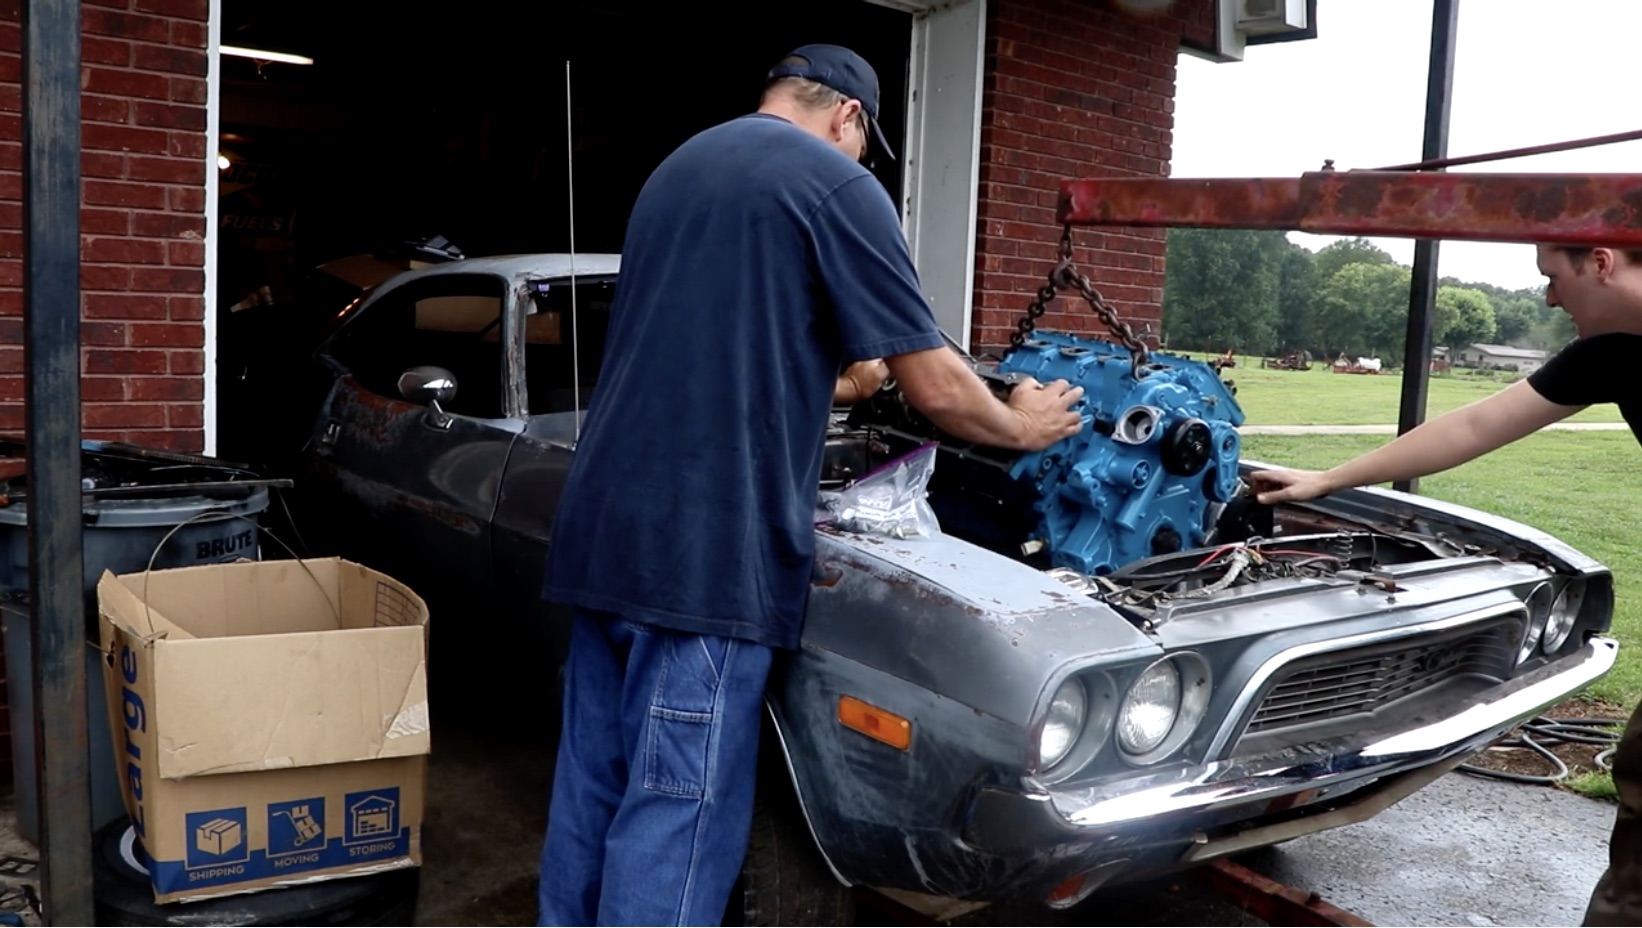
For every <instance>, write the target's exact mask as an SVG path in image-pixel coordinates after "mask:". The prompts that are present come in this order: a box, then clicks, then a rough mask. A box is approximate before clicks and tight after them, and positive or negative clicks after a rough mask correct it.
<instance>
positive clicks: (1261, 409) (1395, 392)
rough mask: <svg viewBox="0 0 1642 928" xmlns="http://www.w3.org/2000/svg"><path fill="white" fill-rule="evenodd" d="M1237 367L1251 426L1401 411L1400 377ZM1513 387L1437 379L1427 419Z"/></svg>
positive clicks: (1597, 416)
mask: <svg viewBox="0 0 1642 928" xmlns="http://www.w3.org/2000/svg"><path fill="white" fill-rule="evenodd" d="M1199 357H1201V356H1199ZM1237 363H1238V365H1239V366H1237V367H1233V368H1227V369H1226V370H1225V371H1224V372H1223V374H1222V377H1224V378H1225V379H1227V380H1231V381H1233V382H1234V383H1236V384H1237V404H1238V405H1239V406H1241V407H1243V415H1244V417H1245V418H1246V420H1247V422H1246V424H1248V425H1375V424H1378V423H1386V422H1391V423H1394V422H1396V421H1397V413H1398V410H1399V409H1401V408H1402V382H1403V381H1402V375H1401V374H1400V373H1389V374H1387V373H1382V374H1336V373H1334V371H1333V369H1332V368H1331V367H1330V366H1329V365H1328V364H1326V363H1322V362H1313V367H1312V369H1311V370H1309V371H1279V370H1270V369H1266V368H1262V367H1260V359H1259V358H1240V359H1238V362H1237ZM1508 382H1509V381H1507V380H1505V379H1500V380H1490V379H1485V378H1484V377H1482V376H1478V375H1474V374H1469V373H1456V374H1439V375H1435V376H1433V377H1432V378H1431V382H1430V387H1429V388H1428V391H1427V399H1426V418H1428V419H1429V418H1435V417H1436V416H1439V415H1441V414H1442V413H1445V412H1448V411H1449V410H1452V409H1458V408H1459V407H1461V406H1464V405H1466V404H1467V403H1472V402H1475V401H1477V400H1480V399H1482V398H1483V397H1485V396H1487V395H1489V394H1490V393H1494V392H1496V391H1498V390H1501V389H1504V387H1505V386H1506V385H1507V383H1508ZM1568 421H1570V422H1620V421H1623V420H1621V419H1620V417H1619V410H1618V409H1616V408H1615V407H1613V406H1593V407H1591V408H1589V409H1586V410H1585V411H1583V412H1581V413H1579V414H1577V415H1575V416H1572V417H1571V418H1570V419H1569V420H1568ZM1638 463H1642V459H1639V461H1638Z"/></svg>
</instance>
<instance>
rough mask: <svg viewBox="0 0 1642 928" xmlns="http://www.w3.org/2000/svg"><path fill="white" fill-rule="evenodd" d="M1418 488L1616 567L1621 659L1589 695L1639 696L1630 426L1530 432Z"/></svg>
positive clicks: (1639, 513)
mask: <svg viewBox="0 0 1642 928" xmlns="http://www.w3.org/2000/svg"><path fill="white" fill-rule="evenodd" d="M1296 376H1298V377H1306V376H1307V375H1305V374H1297V375H1296ZM1326 377H1334V378H1335V379H1341V380H1344V379H1348V375H1345V374H1328V375H1320V376H1319V377H1318V378H1317V379H1323V378H1326ZM1349 379H1351V380H1354V381H1356V380H1369V379H1373V378H1369V377H1355V376H1353V377H1349ZM1385 379H1386V380H1387V381H1391V382H1393V383H1394V382H1395V381H1396V378H1394V377H1387V378H1385ZM1434 385H1435V384H1433V386H1434ZM1239 386H1241V384H1239ZM1238 392H1239V396H1241V394H1242V390H1241V389H1240V390H1239V391H1238ZM1320 405H1322V404H1320ZM1324 414H1326V409H1325V411H1324ZM1387 440H1388V437H1387V436H1382V435H1245V436H1244V437H1243V456H1244V457H1245V458H1247V459H1251V460H1257V461H1265V462H1269V463H1273V464H1280V465H1283V466H1287V467H1301V468H1307V469H1314V470H1320V469H1323V468H1327V467H1331V466H1333V465H1334V464H1337V463H1339V462H1341V461H1345V460H1347V459H1349V458H1351V457H1354V456H1356V455H1358V454H1362V453H1363V452H1365V451H1369V450H1371V449H1373V448H1377V447H1379V446H1380V445H1381V444H1383V443H1384V442H1385V441H1387ZM1419 492H1420V493H1421V494H1422V495H1425V496H1430V497H1433V498H1435V499H1440V500H1445V501H1448V502H1453V503H1459V504H1461V505H1465V506H1471V507H1473V508H1476V509H1480V510H1483V511H1485V512H1491V513H1494V514H1497V515H1501V516H1505V517H1506V518H1510V519H1515V520H1517V521H1518V522H1522V523H1525V524H1527V525H1531V526H1533V527H1534V528H1537V529H1540V530H1542V531H1545V532H1549V533H1550V534H1552V535H1555V536H1556V537H1557V538H1560V539H1561V540H1562V541H1564V542H1566V543H1568V544H1570V545H1572V546H1574V547H1575V548H1577V549H1579V550H1581V551H1583V552H1585V553H1586V554H1587V555H1589V556H1591V557H1594V558H1596V559H1597V560H1599V561H1601V562H1602V563H1604V564H1606V565H1607V566H1608V568H1609V569H1610V570H1612V571H1613V575H1614V588H1615V598H1616V605H1615V612H1614V623H1613V634H1614V636H1615V637H1616V638H1617V639H1618V640H1619V642H1620V649H1619V659H1618V662H1617V663H1616V664H1615V666H1614V670H1613V671H1612V672H1611V673H1609V674H1608V675H1607V676H1606V677H1604V678H1603V679H1601V680H1599V681H1597V682H1596V683H1595V684H1593V685H1592V686H1591V688H1590V690H1589V691H1588V695H1590V696H1593V697H1596V698H1598V699H1602V700H1604V701H1607V702H1612V703H1615V704H1617V705H1619V706H1621V707H1623V708H1625V709H1629V708H1630V707H1631V706H1633V705H1635V703H1636V701H1637V699H1638V698H1639V697H1642V531H1639V529H1642V448H1639V447H1638V446H1637V442H1636V439H1635V438H1634V437H1632V436H1631V433H1630V432H1629V431H1623V430H1622V431H1613V432H1567V431H1563V432H1556V431H1547V432H1541V433H1539V434H1537V435H1530V436H1529V437H1527V438H1524V439H1522V440H1521V441H1519V442H1516V443H1515V444H1512V445H1508V446H1506V447H1504V448H1501V449H1500V450H1498V451H1495V452H1494V453H1493V454H1490V455H1485V456H1484V457H1481V458H1478V459H1477V460H1475V461H1472V462H1470V463H1469V464H1463V465H1461V466H1459V467H1456V468H1454V469H1452V470H1449V471H1445V472H1443V473H1440V474H1435V475H1433V476H1430V477H1426V478H1424V479H1422V480H1421V481H1420V482H1419Z"/></svg>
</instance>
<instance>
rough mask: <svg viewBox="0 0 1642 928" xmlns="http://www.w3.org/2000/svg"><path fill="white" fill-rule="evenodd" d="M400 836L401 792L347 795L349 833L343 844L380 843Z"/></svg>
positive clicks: (395, 790) (378, 791)
mask: <svg viewBox="0 0 1642 928" xmlns="http://www.w3.org/2000/svg"><path fill="white" fill-rule="evenodd" d="M398 834H399V789H398V788H397V787H395V788H393V789H384V790H376V791H374V792H368V793H349V794H348V831H347V835H346V837H345V838H344V839H343V840H344V843H347V844H355V843H358V842H361V841H380V840H383V839H388V838H393V837H395V836H397V835H398Z"/></svg>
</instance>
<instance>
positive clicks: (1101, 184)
mask: <svg viewBox="0 0 1642 928" xmlns="http://www.w3.org/2000/svg"><path fill="white" fill-rule="evenodd" d="M1057 218H1058V220H1059V222H1060V223H1062V224H1064V225H1073V226H1152V227H1182V228H1199V229H1281V230H1285V231H1299V232H1315V233H1320V234H1326V235H1364V236H1383V237H1392V238H1429V239H1453V240H1464V241H1476V242H1545V243H1550V244H1560V245H1575V246H1595V245H1609V246H1613V247H1622V248H1637V247H1642V174H1459V173H1439V172H1433V173H1409V172H1406V171H1335V170H1327V171H1315V172H1312V173H1309V174H1303V175H1301V176H1300V177H1299V178H1173V177H1172V178H1150V177H1146V178H1140V177H1122V178H1109V179H1100V180H1065V181H1062V182H1061V185H1060V204H1059V210H1058V214H1057Z"/></svg>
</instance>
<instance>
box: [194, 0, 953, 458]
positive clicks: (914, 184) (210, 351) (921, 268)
mask: <svg viewBox="0 0 1642 928" xmlns="http://www.w3.org/2000/svg"><path fill="white" fill-rule="evenodd" d="M865 2H868V3H875V4H878V5H879V6H886V7H891V8H893V9H898V10H903V11H905V12H908V13H910V14H912V42H911V48H910V50H909V55H908V65H907V99H906V137H905V138H903V139H902V140H901V145H900V156H901V158H902V159H903V161H904V162H905V163H904V165H903V168H902V171H903V175H902V176H903V182H902V191H903V194H902V198H901V203H900V207H901V219H902V222H903V224H904V226H905V229H906V235H907V244H908V246H909V247H910V248H911V251H912V259H913V262H914V264H915V265H916V266H917V268H918V275H919V277H920V279H921V280H922V281H923V285H924V292H925V295H926V296H927V297H928V298H929V300H930V304H931V306H932V307H933V309H934V311H935V318H936V320H937V321H938V322H940V324H941V327H942V328H943V329H945V330H946V331H947V334H948V335H951V336H952V337H953V338H954V339H955V340H957V341H958V343H959V344H961V345H963V346H964V347H965V348H968V347H969V330H970V320H971V317H972V313H973V311H974V302H975V222H976V208H977V192H978V189H979V185H980V166H981V79H982V74H983V69H984V67H985V44H986V0H949V2H928V0H865ZM221 38H222V0H210V20H209V30H208V40H207V41H208V46H207V49H206V51H207V56H206V59H207V61H208V63H209V64H208V68H209V70H208V72H207V75H206V101H207V102H206V122H205V132H206V137H205V160H206V169H205V371H204V373H203V374H202V377H203V379H204V381H205V383H204V410H203V413H204V419H205V449H204V450H205V453H206V454H215V453H216V446H217V435H218V427H217V412H218V398H217V349H218V345H217V340H218V332H219V327H218V325H217V313H218V310H219V307H218V306H217V272H218V269H217V239H218V235H219V232H218V229H217V222H218V218H219V217H218V215H217V186H218V170H217V151H218V148H219V147H220V145H221V141H222V130H221V113H222V77H221V75H222V68H221V62H220V61H219V60H218V48H219V46H220V45H221Z"/></svg>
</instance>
